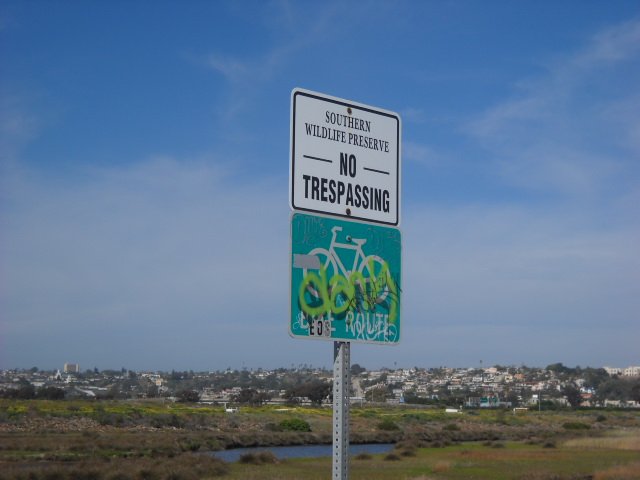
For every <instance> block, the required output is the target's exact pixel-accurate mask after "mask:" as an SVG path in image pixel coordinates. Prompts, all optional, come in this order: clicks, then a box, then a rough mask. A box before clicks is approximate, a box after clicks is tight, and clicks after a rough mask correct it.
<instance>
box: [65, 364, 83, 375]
mask: <svg viewBox="0 0 640 480" xmlns="http://www.w3.org/2000/svg"><path fill="white" fill-rule="evenodd" d="M63 370H64V373H80V365H79V364H77V363H65V364H64V369H63Z"/></svg>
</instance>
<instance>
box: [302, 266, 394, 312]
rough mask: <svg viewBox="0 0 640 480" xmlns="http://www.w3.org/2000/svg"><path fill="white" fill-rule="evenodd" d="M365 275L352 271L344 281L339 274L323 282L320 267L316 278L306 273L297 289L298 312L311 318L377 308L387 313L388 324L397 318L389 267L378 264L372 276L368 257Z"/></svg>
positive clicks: (371, 267) (372, 267)
mask: <svg viewBox="0 0 640 480" xmlns="http://www.w3.org/2000/svg"><path fill="white" fill-rule="evenodd" d="M367 269H368V273H369V276H365V275H364V274H363V273H362V272H359V271H354V272H352V273H351V274H349V277H348V278H346V277H345V276H344V275H341V274H339V273H336V274H334V275H333V276H332V277H331V279H330V280H329V281H327V271H326V269H325V268H321V269H320V271H319V275H318V274H316V273H315V272H311V271H309V272H307V273H306V274H305V276H304V278H303V279H302V282H301V283H300V288H299V289H298V301H299V303H300V308H301V310H302V311H303V312H304V313H305V314H307V315H309V316H312V317H317V316H320V315H325V314H333V315H340V314H342V313H345V312H347V311H349V310H352V311H355V310H357V311H360V310H368V311H374V310H375V309H376V307H377V306H381V307H382V308H386V309H388V311H389V322H390V323H395V322H396V321H397V319H398V304H399V302H398V300H399V296H398V287H397V285H396V282H395V281H394V279H393V276H392V275H391V272H390V271H389V265H388V263H387V262H385V261H384V260H383V261H382V264H381V268H380V271H379V272H378V274H377V275H376V272H375V264H374V260H373V259H372V258H370V259H369V262H368V265H367Z"/></svg>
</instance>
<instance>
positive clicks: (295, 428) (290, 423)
mask: <svg viewBox="0 0 640 480" xmlns="http://www.w3.org/2000/svg"><path fill="white" fill-rule="evenodd" d="M279 426H280V429H281V430H283V431H285V432H310V431H311V425H309V422H307V421H305V420H302V419H301V418H287V419H286V420H282V421H281V422H280V425H279Z"/></svg>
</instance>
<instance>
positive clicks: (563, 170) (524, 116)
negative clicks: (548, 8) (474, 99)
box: [468, 20, 640, 196]
mask: <svg viewBox="0 0 640 480" xmlns="http://www.w3.org/2000/svg"><path fill="white" fill-rule="evenodd" d="M638 65H640V20H634V21H632V22H628V23H625V24H622V25H619V26H617V27H615V28H611V29H607V30H606V31H604V32H601V33H600V34H598V35H596V36H595V37H594V38H593V39H592V40H591V41H590V42H589V43H588V44H587V45H586V46H585V48H584V49H582V50H581V51H578V52H576V53H574V54H573V55H566V56H564V57H562V58H559V59H557V60H556V61H555V62H554V63H553V64H552V65H551V66H549V67H548V71H547V74H546V75H543V76H541V77H537V78H533V79H525V80H523V81H522V82H520V85H519V88H520V93H519V94H518V95H516V96H514V98H512V99H510V100H507V101H505V102H503V103H500V104H497V105H495V106H494V107H493V108H491V109H489V110H488V111H486V112H485V113H484V114H483V115H481V116H480V117H479V118H477V119H476V120H475V121H473V122H471V123H470V124H469V125H468V131H469V133H471V134H472V135H473V136H474V137H475V138H476V139H477V140H479V141H480V142H481V144H482V145H483V146H484V147H485V148H486V149H487V151H488V152H489V155H490V156H491V157H492V158H493V160H494V162H495V163H494V165H495V166H496V167H497V168H498V170H499V171H500V173H501V174H502V175H503V176H504V178H505V179H506V180H507V181H508V182H510V183H513V184H515V185H518V186H521V187H527V188H534V189H540V190H547V191H551V192H556V193H563V194H569V195H587V196H593V195H600V194H602V190H603V189H606V188H607V185H608V183H609V182H612V181H613V180H614V179H617V178H624V177H625V176H628V175H630V174H632V175H634V176H637V175H638V170H637V167H636V164H637V162H636V161H635V160H636V159H637V157H638V154H639V153H640V151H639V150H638V143H637V138H638V133H637V132H638V130H639V127H638V125H639V124H640V109H637V108H624V107H622V106H623V105H637V103H638V96H639V94H640V87H639V85H640V71H639V69H638ZM621 79H622V80H621ZM616 114H618V115H619V116H618V117H617V118H616Z"/></svg>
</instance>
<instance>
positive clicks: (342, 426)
mask: <svg viewBox="0 0 640 480" xmlns="http://www.w3.org/2000/svg"><path fill="white" fill-rule="evenodd" d="M350 364H351V353H350V343H349V342H333V477H332V478H333V480H347V479H348V478H349V385H350V383H351V382H350V372H349V368H350Z"/></svg>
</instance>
